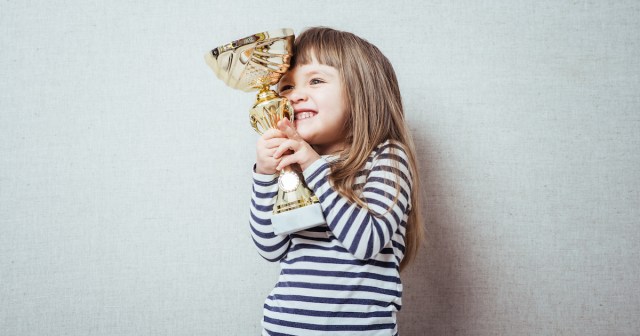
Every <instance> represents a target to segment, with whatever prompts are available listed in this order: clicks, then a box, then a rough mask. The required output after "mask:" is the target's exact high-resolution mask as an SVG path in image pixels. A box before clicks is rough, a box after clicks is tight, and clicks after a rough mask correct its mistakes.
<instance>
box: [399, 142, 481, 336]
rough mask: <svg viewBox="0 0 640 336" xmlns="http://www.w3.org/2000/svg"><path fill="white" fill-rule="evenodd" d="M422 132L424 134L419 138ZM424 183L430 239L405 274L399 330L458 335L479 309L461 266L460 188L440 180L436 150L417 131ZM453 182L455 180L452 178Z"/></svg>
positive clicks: (441, 170) (405, 334)
mask: <svg viewBox="0 0 640 336" xmlns="http://www.w3.org/2000/svg"><path fill="white" fill-rule="evenodd" d="M421 133H422V134H421ZM413 137H414V141H415V143H416V147H417V152H418V153H417V155H418V159H419V163H418V165H419V169H420V172H421V176H420V177H421V185H422V191H423V200H422V205H423V207H422V209H423V214H424V221H425V225H426V228H427V240H426V242H425V244H423V246H422V247H421V249H420V252H419V254H418V256H417V257H416V259H415V260H414V262H413V263H412V264H411V265H410V266H409V267H408V268H407V269H406V270H405V271H403V274H402V275H401V277H402V281H403V288H404V290H403V298H402V301H403V307H402V310H401V311H400V313H399V314H398V325H399V332H400V335H402V336H411V335H456V334H460V333H461V332H463V331H464V329H463V328H464V326H465V325H467V324H468V323H465V322H466V321H467V319H469V317H471V316H473V315H477V309H478V308H479V307H473V306H470V301H469V300H465V296H464V294H465V291H466V289H468V288H470V287H471V284H470V279H469V278H468V277H466V276H465V275H466V274H465V269H463V265H464V264H466V262H464V261H465V260H467V256H465V254H466V253H468V249H465V248H464V246H463V244H462V242H464V241H465V239H464V237H461V236H462V235H463V234H464V233H465V231H464V230H461V228H460V226H461V223H460V222H459V220H458V219H457V218H456V217H457V216H456V213H457V211H459V209H456V206H455V204H453V202H452V201H453V200H455V199H456V194H457V193H458V190H456V189H455V187H456V186H455V185H452V183H448V181H451V179H447V181H443V180H442V176H447V173H446V172H445V171H444V169H445V168H444V167H442V166H441V165H440V166H439V162H440V161H441V160H440V158H439V155H438V152H439V151H438V149H437V148H434V146H433V145H432V143H433V142H431V141H430V140H429V139H428V135H427V134H424V132H414V134H413ZM454 180H455V179H454Z"/></svg>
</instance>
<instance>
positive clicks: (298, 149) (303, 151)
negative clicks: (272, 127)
mask: <svg viewBox="0 0 640 336" xmlns="http://www.w3.org/2000/svg"><path fill="white" fill-rule="evenodd" d="M278 129H279V130H280V131H281V132H282V133H284V134H285V135H286V136H287V138H288V139H286V140H285V141H283V142H282V143H281V144H280V145H279V147H278V149H276V151H275V152H274V153H273V157H274V158H275V159H276V160H280V162H279V163H278V165H277V167H276V169H277V170H282V168H284V167H286V166H289V165H291V164H294V163H297V164H299V165H300V168H302V170H305V169H307V167H309V166H310V165H311V164H312V163H314V162H315V161H316V160H317V159H319V158H320V155H319V154H318V153H317V152H316V151H315V150H314V149H313V148H311V145H309V144H308V143H307V142H306V141H304V140H303V139H302V137H300V135H299V134H298V132H296V130H295V129H294V128H293V125H292V124H291V121H289V119H282V120H280V121H279V122H278ZM288 151H293V153H292V154H289V155H287V152H288Z"/></svg>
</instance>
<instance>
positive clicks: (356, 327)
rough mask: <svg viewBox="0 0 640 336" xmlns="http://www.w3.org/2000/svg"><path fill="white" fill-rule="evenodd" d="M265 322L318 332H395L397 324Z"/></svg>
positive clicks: (267, 319)
mask: <svg viewBox="0 0 640 336" xmlns="http://www.w3.org/2000/svg"><path fill="white" fill-rule="evenodd" d="M264 321H265V322H268V323H271V324H276V325H280V326H283V327H291V328H298V329H307V330H318V331H367V330H385V329H390V330H393V329H394V328H395V326H396V325H395V323H384V324H364V325H349V324H345V325H321V324H311V323H300V322H289V321H283V320H278V319H272V318H270V317H267V316H265V317H264Z"/></svg>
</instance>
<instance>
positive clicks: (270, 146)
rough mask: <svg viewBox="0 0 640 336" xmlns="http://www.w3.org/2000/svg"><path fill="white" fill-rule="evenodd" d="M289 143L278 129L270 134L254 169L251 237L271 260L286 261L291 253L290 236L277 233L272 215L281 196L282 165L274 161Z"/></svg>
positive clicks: (263, 140)
mask: <svg viewBox="0 0 640 336" xmlns="http://www.w3.org/2000/svg"><path fill="white" fill-rule="evenodd" d="M285 140H286V138H285V135H284V134H283V133H282V132H280V131H279V130H276V129H270V130H268V131H266V132H265V133H264V134H263V135H262V136H261V137H260V138H259V139H258V143H257V144H256V165H255V167H254V170H253V192H252V195H251V207H250V210H251V213H250V217H249V224H250V225H251V237H252V238H253V242H254V244H255V245H256V247H257V248H258V253H260V255H261V256H262V257H263V258H265V259H266V260H268V261H278V260H280V259H282V258H283V257H284V256H285V255H286V254H287V251H288V250H289V241H290V240H289V236H288V235H285V236H277V235H275V234H274V233H273V227H272V226H271V216H272V214H273V205H274V203H275V199H276V196H277V195H278V175H277V170H276V166H277V165H278V163H279V162H280V160H279V159H276V158H274V152H275V151H276V149H277V148H278V147H279V146H280V145H281V144H282V142H284V141H285Z"/></svg>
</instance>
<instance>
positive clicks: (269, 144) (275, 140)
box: [256, 129, 287, 175]
mask: <svg viewBox="0 0 640 336" xmlns="http://www.w3.org/2000/svg"><path fill="white" fill-rule="evenodd" d="M286 140H287V136H286V135H285V134H284V133H282V132H281V131H280V130H277V129H269V130H267V131H266V132H264V133H263V134H262V136H261V137H260V138H259V139H258V143H257V144H256V173H258V174H265V175H272V174H275V173H276V172H277V171H278V170H279V169H277V168H276V167H277V166H278V163H280V158H279V157H278V158H277V159H276V158H275V157H274V153H275V152H276V149H278V147H280V145H281V144H282V143H283V142H285V141H286Z"/></svg>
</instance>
